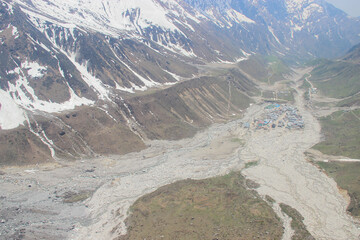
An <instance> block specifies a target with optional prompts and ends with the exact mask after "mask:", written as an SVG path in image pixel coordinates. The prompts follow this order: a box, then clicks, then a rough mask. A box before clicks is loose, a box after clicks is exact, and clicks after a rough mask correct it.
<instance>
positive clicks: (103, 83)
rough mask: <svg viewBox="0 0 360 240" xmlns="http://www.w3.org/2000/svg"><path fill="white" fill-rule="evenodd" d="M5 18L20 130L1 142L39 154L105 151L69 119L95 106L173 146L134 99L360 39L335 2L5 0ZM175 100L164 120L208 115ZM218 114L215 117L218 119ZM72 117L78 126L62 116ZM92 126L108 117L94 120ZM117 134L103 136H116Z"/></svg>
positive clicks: (0, 94) (7, 99) (0, 51)
mask: <svg viewBox="0 0 360 240" xmlns="http://www.w3.org/2000/svg"><path fill="white" fill-rule="evenodd" d="M0 20H1V21H0V43H1V45H0V87H1V89H0V104H1V105H0V127H1V129H2V131H0V135H1V134H5V133H4V132H5V131H4V130H9V131H7V132H6V134H9V135H6V137H4V136H0V141H5V142H6V141H7V140H6V139H7V138H9V136H12V137H13V138H14V139H13V142H18V141H20V140H21V139H23V138H26V139H28V140H27V143H26V144H27V146H28V147H30V146H40V145H41V147H39V148H34V149H32V150H31V151H30V150H29V151H30V152H35V151H38V152H40V153H42V155H41V156H43V158H46V157H49V155H50V156H53V157H54V156H66V157H68V156H69V155H72V156H75V157H76V156H79V155H82V154H84V155H89V154H90V155H91V154H93V153H99V152H100V150H96V149H97V147H98V146H99V145H98V144H99V143H93V145H92V144H91V143H90V142H91V140H89V139H88V138H87V137H86V136H87V135H88V133H87V131H88V130H85V129H82V128H79V129H78V130H74V129H75V127H74V126H75V125H76V124H78V123H77V122H76V121H75V118H76V117H71V116H72V115H71V114H70V115H68V113H67V111H75V112H76V111H80V112H82V111H84V110H83V109H84V108H87V109H88V108H91V109H93V108H96V109H97V110H96V113H93V116H98V117H100V116H106V117H107V118H110V119H112V120H114V122H116V123H117V124H119V126H118V128H117V129H119V128H121V129H127V130H126V131H125V130H124V131H122V133H121V134H123V133H124V132H126V133H127V134H133V135H134V136H135V137H134V139H136V140H134V141H135V142H136V141H137V142H143V138H145V137H146V136H148V135H151V136H153V137H154V138H161V136H162V134H160V133H156V134H155V133H154V132H152V131H153V130H154V129H152V130H149V129H148V128H150V127H148V128H147V127H145V125H146V123H142V124H141V122H142V120H143V119H142V118H143V117H144V116H140V115H136V112H137V111H140V112H141V113H142V114H145V115H146V111H147V112H148V114H150V115H151V118H154V119H156V118H157V117H156V116H155V114H154V115H153V111H150V112H149V111H148V110H146V109H143V107H142V105H141V104H140V105H137V104H135V103H134V102H133V103H132V104H130V102H131V101H133V99H134V98H135V99H137V98H136V97H137V94H135V92H139V91H146V90H148V89H150V88H157V89H160V88H168V87H170V86H173V85H175V86H176V85H177V84H178V83H179V82H182V80H185V79H191V78H193V77H194V76H196V75H197V73H198V72H197V71H198V70H197V68H196V67H195V66H194V64H203V63H206V62H235V61H241V60H245V59H246V58H247V57H249V56H250V55H253V54H271V55H277V56H280V57H287V58H291V59H300V58H311V57H334V56H339V55H341V54H343V53H344V52H345V51H346V50H347V49H349V48H350V47H351V46H353V45H355V44H356V43H358V42H359V41H360V35H359V34H360V20H359V19H356V18H351V17H349V16H347V15H346V14H345V13H344V12H342V11H340V10H338V9H336V8H335V7H333V6H332V5H330V4H328V3H326V2H325V1H323V0H273V1H265V0H211V1H210V0H207V1H205V0H71V1H70V0H51V1H48V0H1V1H0ZM237 76H238V78H237V79H238V80H239V81H241V82H242V84H243V81H245V82H246V81H247V80H246V77H245V76H242V75H241V76H240V75H237ZM219 84H220V83H219ZM238 85H239V84H238V83H237V84H236V86H238ZM240 85H241V84H240ZM175 86H173V87H175ZM246 86H247V87H244V86H241V87H239V86H238V87H239V89H242V90H241V91H245V90H246V89H247V90H248V89H249V87H248V83H246ZM217 87H220V85H217ZM170 89H172V87H171V88H170ZM210 92H211V91H209V93H210ZM187 94H190V93H188V92H187ZM224 94H225V93H224ZM176 96H177V97H179V95H176ZM185 96H186V97H189V96H191V97H195V95H194V93H191V94H190V95H189V96H188V95H186V94H185V93H184V95H181V97H182V98H185ZM168 100H169V101H168V102H167V104H174V105H171V107H169V106H163V107H164V109H166V110H164V111H163V112H162V113H161V114H164V113H165V112H166V111H169V112H171V114H172V117H174V118H175V119H178V120H179V121H182V122H191V121H193V122H196V121H195V120H194V119H198V120H199V119H201V117H199V116H197V117H195V115H196V114H193V118H194V119H191V120H189V116H188V115H190V113H188V112H187V113H186V114H187V115H186V114H185V112H186V111H189V109H191V107H189V108H188V109H187V110H186V111H185V110H184V111H183V110H182V111H183V112H184V114H185V115H184V116H182V115H181V114H179V113H174V112H173V111H174V109H176V107H180V105H178V103H177V102H174V101H173V100H172V99H168ZM136 101H139V102H141V101H144V99H141V100H140V99H137V100H136ZM154 101H155V100H154ZM183 101H185V100H183ZM186 101H187V100H186ZM186 101H185V102H186ZM134 104H135V105H136V106H137V108H136V107H134ZM156 106H158V105H156ZM175 106H176V107H175ZM211 107H214V106H209V107H207V108H206V109H207V110H204V111H205V112H206V114H205V113H204V116H207V118H208V115H210V116H211V113H210V112H211V111H210V110H209V109H210V108H211ZM200 108H201V107H200ZM74 109H76V110H74ZM99 109H100V110H99ZM140 109H141V110H140ZM219 109H220V107H219ZM98 111H100V112H101V114H100V113H99V112H98ZM154 111H155V110H154ZM179 111H180V110H179ZM209 111H210V112H209ZM217 111H220V110H218V109H217ZM65 112H66V116H70V117H69V118H68V117H61V116H63V114H64V113H65ZM197 114H200V113H199V112H198V113H197ZM75 115H76V116H83V118H86V117H85V115H81V114H78V115H77V114H75ZM150 115H149V118H150ZM216 115H219V113H217V114H216ZM203 118H205V117H203ZM91 119H93V120H94V121H95V119H97V118H96V117H94V118H89V119H86V120H89V121H92V120H91ZM70 120H74V122H68V121H70ZM158 120H159V119H158ZM96 121H97V124H98V122H101V121H98V120H96ZM159 121H163V120H159ZM169 122H171V121H169ZM200 122H201V121H200V120H199V121H198V124H199V125H201V124H200ZM76 126H78V125H76ZM101 126H102V125H101ZM104 126H105V125H104ZM109 126H111V128H112V127H113V125H112V124H110V125H109ZM109 126H107V127H106V128H105V129H102V130H101V131H102V132H101V133H98V135H99V134H100V135H101V134H103V135H104V136H109V135H111V134H110V130H109V129H108V127H109ZM120 126H121V127H120ZM78 127H80V126H78ZM11 129H15V130H13V131H10V130H11ZM19 129H20V130H19ZM80 129H82V130H80ZM19 131H21V132H22V134H24V135H25V136H26V137H19V136H20V135H19ZM99 131H100V130H99ZM70 132H71V134H72V135H71V134H70ZM65 133H66V135H65V136H70V137H68V138H67V139H66V140H65V139H64V134H65ZM115 133H116V134H119V135H121V134H120V133H119V132H116V131H112V134H115ZM16 134H17V135H16ZM15 135H16V136H15ZM85 135H86V136H85ZM22 136H23V135H22ZM30 136H32V137H30ZM89 136H90V135H89ZM104 138H106V137H104ZM29 139H30V140H29ZM109 139H110V138H109ZM113 140H114V139H113ZM29 141H30V142H31V143H30V142H29ZM25 142H26V141H25ZM113 142H114V143H113V144H115V143H116V142H117V143H119V142H118V141H117V140H116V139H115V140H114V141H113ZM65 143H67V144H65ZM122 143H123V142H122ZM6 144H8V143H4V144H3V145H4V146H5V145H6ZM63 144H65V145H66V146H65V145H63ZM125 145H126V144H125ZM125 145H124V146H125ZM70 146H71V147H70ZM118 148H119V147H118V146H117V148H116V147H115V146H114V149H118ZM8 149H10V148H7V150H8ZM36 149H37V150H36ZM39 149H40V150H39ZM44 149H45V150H44ZM64 149H67V150H64ZM114 149H112V150H114ZM112 150H111V149H110V150H108V151H104V152H102V153H113V151H112ZM9 151H10V150H9ZM16 151H18V149H17V150H16V148H15V150H14V152H16ZM0 152H1V149H0ZM10 152H11V151H10ZM115 152H116V151H115ZM116 153H118V152H116ZM11 154H12V152H11ZM11 154H10V155H11ZM0 155H1V154H0ZM5 155H6V154H5ZM5 155H4V154H2V156H5ZM23 157H24V156H23ZM4 158H5V157H4ZM9 158H11V157H6V159H9ZM14 158H17V157H14ZM25 158H26V157H25ZM0 162H1V161H0Z"/></svg>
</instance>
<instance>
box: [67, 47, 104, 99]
mask: <svg viewBox="0 0 360 240" xmlns="http://www.w3.org/2000/svg"><path fill="white" fill-rule="evenodd" d="M62 52H63V53H64V54H65V55H66V56H68V58H69V60H70V61H71V62H72V63H73V64H74V65H75V67H76V69H77V70H78V71H79V72H80V73H81V76H82V79H83V80H84V81H85V82H86V84H87V85H88V86H89V87H91V88H93V89H94V90H95V91H96V92H97V93H98V96H99V98H100V99H101V100H108V101H111V99H110V98H109V90H108V89H106V87H105V85H104V84H103V82H102V81H101V80H100V79H98V78H96V77H95V76H93V75H92V74H91V73H89V72H88V70H87V65H88V62H85V64H79V63H78V62H76V60H75V57H76V53H72V54H71V55H70V56H69V55H68V54H67V53H66V52H64V51H62Z"/></svg>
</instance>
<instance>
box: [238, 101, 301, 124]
mask: <svg viewBox="0 0 360 240" xmlns="http://www.w3.org/2000/svg"><path fill="white" fill-rule="evenodd" d="M243 126H244V128H255V129H272V128H277V127H279V128H288V129H302V128H304V127H305V123H304V120H303V118H302V116H301V115H300V113H299V110H298V109H297V108H296V107H294V106H290V105H286V104H281V105H280V104H271V105H268V106H266V107H265V113H264V114H263V115H262V116H261V117H260V118H257V119H254V121H253V122H252V123H249V122H247V123H244V125H243Z"/></svg>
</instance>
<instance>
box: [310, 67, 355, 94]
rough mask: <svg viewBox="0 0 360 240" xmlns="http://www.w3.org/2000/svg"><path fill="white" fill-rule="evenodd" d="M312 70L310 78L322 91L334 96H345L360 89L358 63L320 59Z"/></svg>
mask: <svg viewBox="0 0 360 240" xmlns="http://www.w3.org/2000/svg"><path fill="white" fill-rule="evenodd" d="M316 63H317V64H318V65H317V67H315V68H314V70H313V71H312V72H311V78H310V80H311V81H312V82H313V83H314V85H315V86H316V87H317V88H319V90H320V91H321V93H323V94H324V95H326V96H329V97H334V98H345V97H349V96H352V95H354V94H356V93H358V92H359V91H360V67H359V65H358V64H354V63H349V62H341V61H329V60H321V61H320V60H319V61H318V62H316Z"/></svg>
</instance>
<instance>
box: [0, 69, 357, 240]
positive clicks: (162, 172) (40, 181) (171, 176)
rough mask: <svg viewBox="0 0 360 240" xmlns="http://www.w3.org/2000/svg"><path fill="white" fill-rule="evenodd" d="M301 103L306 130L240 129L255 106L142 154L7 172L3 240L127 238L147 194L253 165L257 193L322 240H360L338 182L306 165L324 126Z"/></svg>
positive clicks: (2, 193)
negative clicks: (288, 209)
mask: <svg viewBox="0 0 360 240" xmlns="http://www.w3.org/2000/svg"><path fill="white" fill-rule="evenodd" d="M298 78H299V76H296V77H294V79H293V80H294V81H296V80H297V79H298ZM296 100H297V101H296V106H297V107H298V109H299V110H300V112H301V114H302V116H303V117H304V120H305V124H306V127H305V129H303V130H288V129H283V128H281V129H280V128H277V129H275V130H271V131H268V130H256V131H255V130H248V129H245V128H243V127H241V124H240V123H241V122H247V121H252V120H253V119H254V118H255V117H257V116H259V115H260V114H261V113H263V111H264V106H263V105H261V106H260V105H253V106H251V107H250V108H248V109H247V111H246V113H245V116H244V118H243V119H241V120H237V121H233V122H229V123H226V124H215V125H213V126H211V127H210V128H208V129H207V130H205V131H203V132H200V133H198V134H197V135H196V136H195V137H194V138H191V139H184V140H180V141H153V142H151V143H149V144H151V146H150V147H149V148H147V149H146V150H144V151H142V152H139V153H131V154H127V155H125V156H113V157H102V158H97V159H90V160H85V161H77V162H72V163H69V162H64V163H58V164H48V165H42V166H33V167H31V168H19V167H13V168H7V169H4V172H5V175H2V176H0V201H1V202H0V203H1V205H0V218H1V219H0V221H1V222H2V223H0V233H1V235H0V239H2V238H3V237H5V239H10V237H11V236H15V237H16V236H23V237H24V238H25V239H34V238H38V239H39V238H41V239H66V238H67V239H79V240H80V239H81V240H82V239H84V240H85V239H99V240H101V239H104V240H105V239H106V240H107V239H112V238H113V237H116V236H118V235H119V234H121V233H124V232H125V231H126V228H125V224H124V220H125V219H126V217H127V213H128V210H129V207H130V206H131V205H132V204H133V203H134V202H135V201H136V199H138V198H139V197H141V196H143V195H144V194H147V193H150V192H152V191H154V190H156V189H157V188H159V187H161V186H163V185H166V184H169V183H172V182H175V181H177V180H181V179H186V178H193V179H203V178H208V177H212V176H216V175H221V174H225V173H227V172H229V171H231V170H240V169H242V168H243V167H244V165H245V162H249V161H258V162H259V163H258V165H257V166H254V167H251V168H247V169H244V170H243V173H244V175H245V176H246V177H247V178H249V179H252V180H254V181H256V182H257V183H259V184H260V188H258V192H259V193H260V194H261V195H263V196H265V195H269V196H271V197H272V198H273V199H275V200H276V201H277V202H278V203H286V204H288V205H290V206H292V207H294V208H296V209H297V210H298V211H299V212H300V213H301V214H302V215H303V216H304V218H305V220H304V222H305V224H306V225H307V227H308V229H309V231H310V232H311V233H312V234H313V236H314V237H315V238H316V239H327V240H328V239H334V240H335V239H336V240H342V239H343V240H350V239H359V238H358V236H359V234H360V231H359V229H358V228H357V226H356V223H355V222H354V221H353V219H352V218H351V217H350V216H348V215H347V214H346V206H347V202H346V200H345V199H344V198H343V197H342V195H340V193H339V192H338V189H337V186H336V184H335V182H334V181H333V180H331V179H330V178H328V177H327V176H326V175H325V174H323V173H322V172H320V171H319V170H318V169H317V168H316V167H314V166H313V165H311V164H310V163H308V162H307V161H306V159H305V156H304V151H306V150H307V149H308V148H310V147H311V146H312V145H314V144H315V143H317V142H319V140H320V125H319V123H318V121H317V120H316V119H315V118H314V117H313V116H312V115H311V113H310V112H309V111H308V110H307V109H305V107H304V103H303V99H302V97H301V95H300V94H299V95H297V97H296ZM240 139H242V140H244V142H245V143H246V144H245V146H243V145H242V144H241V141H240ZM89 191H90V192H93V194H92V196H91V198H89V199H87V200H86V201H85V202H74V203H64V202H63V198H64V196H66V194H68V195H69V194H75V195H76V194H77V193H87V192H89ZM80 195H81V194H80ZM282 218H283V220H284V221H285V232H286V235H285V236H284V239H290V237H291V234H292V231H291V229H289V225H290V224H289V223H288V222H286V219H285V218H284V217H282ZM14 234H15V235H14Z"/></svg>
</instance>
